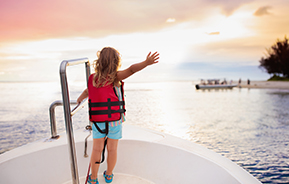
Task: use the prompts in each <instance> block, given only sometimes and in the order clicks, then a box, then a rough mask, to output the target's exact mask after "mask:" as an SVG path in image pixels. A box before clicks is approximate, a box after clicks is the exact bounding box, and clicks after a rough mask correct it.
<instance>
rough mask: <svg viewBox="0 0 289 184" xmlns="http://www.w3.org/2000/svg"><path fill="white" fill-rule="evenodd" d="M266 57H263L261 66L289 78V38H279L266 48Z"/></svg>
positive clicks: (272, 72)
mask: <svg viewBox="0 0 289 184" xmlns="http://www.w3.org/2000/svg"><path fill="white" fill-rule="evenodd" d="M266 51H267V54H266V57H262V58H261V60H260V61H259V62H260V66H259V68H261V69H265V70H266V71H267V73H269V74H274V75H277V76H280V75H283V77H286V78H289V44H288V38H286V36H285V39H284V40H283V41H280V40H279V39H278V40H277V42H276V43H275V44H274V45H272V46H271V48H269V49H266Z"/></svg>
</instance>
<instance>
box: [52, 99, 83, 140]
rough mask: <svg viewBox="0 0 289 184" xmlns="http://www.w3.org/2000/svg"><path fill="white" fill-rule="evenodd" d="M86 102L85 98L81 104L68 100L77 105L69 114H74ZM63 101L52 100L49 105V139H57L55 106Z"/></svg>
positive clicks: (60, 104)
mask: <svg viewBox="0 0 289 184" xmlns="http://www.w3.org/2000/svg"><path fill="white" fill-rule="evenodd" d="M87 103H88V100H87V99H85V100H83V102H82V103H81V104H78V105H77V102H76V101H75V100H72V101H70V104H73V105H77V106H76V107H75V108H74V109H73V110H72V111H71V113H70V115H71V116H73V115H74V114H76V113H77V112H78V111H79V110H80V109H81V108H83V107H84V106H85V105H86V104H87ZM62 105H63V103H62V101H60V100H57V101H54V102H53V103H52V104H51V105H50V107H49V117H50V128H51V139H58V138H59V135H58V134H57V126H56V117H55V108H56V107H57V106H62Z"/></svg>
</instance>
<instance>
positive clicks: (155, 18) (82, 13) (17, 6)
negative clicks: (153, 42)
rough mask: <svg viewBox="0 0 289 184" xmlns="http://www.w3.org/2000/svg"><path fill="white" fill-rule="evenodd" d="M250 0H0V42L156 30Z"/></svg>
mask: <svg viewBox="0 0 289 184" xmlns="http://www.w3.org/2000/svg"><path fill="white" fill-rule="evenodd" d="M248 1H249V0H243V1H242V0H240V1H229V2H228V1H227V0H226V1H225V0H205V1H203V0H195V1H191V0H167V1H160V0H156V1H153V0H148V1H141V0H136V1H131V0H115V1H101V0H73V1H71V0H41V1H39V0H9V1H6V0H0V4H1V6H0V22H1V25H0V42H3V41H11V40H31V39H34V40H37V39H47V38H62V37H104V36H107V35H112V34H126V33H132V32H146V31H156V30H159V29H163V28H165V27H167V26H171V24H167V22H174V21H175V20H178V23H183V22H187V21H201V20H203V19H204V18H205V17H208V16H210V14H211V12H212V9H214V8H221V9H222V11H223V12H225V14H227V15H229V14H231V13H232V12H233V11H234V10H235V9H237V8H238V7H239V6H241V5H242V4H243V3H245V2H248ZM250 1H251V0H250ZM168 17H173V18H169V19H168Z"/></svg>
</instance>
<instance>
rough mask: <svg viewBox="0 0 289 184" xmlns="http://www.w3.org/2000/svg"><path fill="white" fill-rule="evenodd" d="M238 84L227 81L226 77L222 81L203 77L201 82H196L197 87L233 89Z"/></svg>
mask: <svg viewBox="0 0 289 184" xmlns="http://www.w3.org/2000/svg"><path fill="white" fill-rule="evenodd" d="M236 86H237V85H236V84H232V81H231V82H230V83H227V81H226V79H224V80H223V81H222V82H220V79H207V80H204V79H201V83H200V84H196V89H232V88H233V87H236Z"/></svg>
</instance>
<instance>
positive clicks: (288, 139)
mask: <svg viewBox="0 0 289 184" xmlns="http://www.w3.org/2000/svg"><path fill="white" fill-rule="evenodd" d="M69 88H70V91H71V92H70V98H71V100H76V98H77V97H78V95H79V94H80V93H81V92H82V90H83V89H84V88H85V85H84V84H82V83H80V82H75V81H73V82H70V83H69ZM125 95H126V109H127V113H126V115H127V116H126V118H127V121H126V123H128V124H134V125H137V126H140V127H145V128H149V129H153V130H157V131H161V132H165V133H169V134H172V135H174V136H177V137H181V138H184V139H187V140H190V141H192V142H196V143H198V144H200V145H203V146H205V147H207V148H208V149H210V150H213V151H215V152H217V153H219V154H221V155H223V156H224V157H227V158H229V159H230V160H232V161H233V162H235V163H237V164H238V165H240V166H241V167H243V168H244V169H245V170H247V171H248V172H250V173H251V174H252V175H253V176H255V177H256V178H258V179H259V180H260V181H261V182H262V183H289V146H288V144H289V111H288V109H289V90H276V89H246V88H234V89H232V90H196V89H195V86H194V83H193V82H188V81H177V82H155V83H133V82H127V83H125ZM0 98H1V103H0V145H1V146H0V153H3V152H5V151H8V150H10V149H13V148H15V147H18V146H21V145H24V144H26V143H29V142H33V141H35V140H38V139H41V138H45V137H49V136H50V123H49V111H48V110H49V106H50V104H51V103H52V102H53V101H55V100H61V92H60V84H59V82H42V83H40V82H30V83H24V82H13V83H11V82H10V83H8V82H1V83H0ZM62 113H63V110H62V107H57V108H56V117H57V118H56V119H57V130H58V132H63V131H65V127H64V120H63V119H64V118H63V114H62ZM87 124H88V115H87V108H84V109H83V110H81V111H80V112H79V113H78V114H76V115H75V116H74V117H73V125H74V128H75V129H77V128H84V127H85V126H86V125H87Z"/></svg>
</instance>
